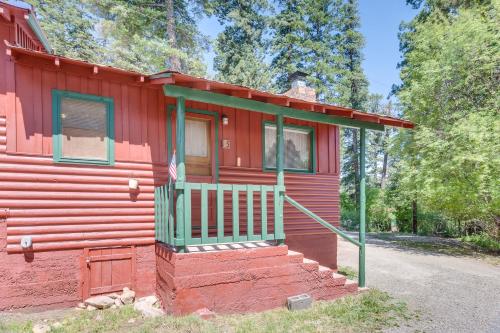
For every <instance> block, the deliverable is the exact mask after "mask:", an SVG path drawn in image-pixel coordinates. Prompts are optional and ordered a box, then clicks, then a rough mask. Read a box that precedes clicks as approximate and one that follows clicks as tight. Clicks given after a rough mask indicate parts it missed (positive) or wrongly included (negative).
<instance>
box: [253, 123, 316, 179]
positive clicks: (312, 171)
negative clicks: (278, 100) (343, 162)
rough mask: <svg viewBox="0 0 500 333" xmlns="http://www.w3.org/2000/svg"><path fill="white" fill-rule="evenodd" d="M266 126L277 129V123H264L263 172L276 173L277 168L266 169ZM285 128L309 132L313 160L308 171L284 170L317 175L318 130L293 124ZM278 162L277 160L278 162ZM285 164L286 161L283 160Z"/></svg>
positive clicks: (286, 125)
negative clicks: (272, 126)
mask: <svg viewBox="0 0 500 333" xmlns="http://www.w3.org/2000/svg"><path fill="white" fill-rule="evenodd" d="M266 125H274V126H275V127H276V123H275V122H273V121H269V120H264V121H262V131H261V134H262V170H263V171H276V168H269V167H266ZM284 128H285V129H287V128H297V129H302V130H304V129H305V130H307V131H308V134H309V135H310V137H311V147H310V149H309V154H310V156H309V158H310V159H311V166H310V168H309V169H308V170H306V169H287V168H284V170H285V171H287V172H293V173H307V174H316V130H315V129H314V127H312V126H302V125H293V124H284ZM276 130H277V127H276ZM277 161H278V160H276V162H277ZM283 163H284V160H283Z"/></svg>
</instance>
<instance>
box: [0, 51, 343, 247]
mask: <svg viewBox="0 0 500 333" xmlns="http://www.w3.org/2000/svg"><path fill="white" fill-rule="evenodd" d="M4 60H5V61H4V63H3V64H5V66H1V67H2V71H4V72H5V73H7V80H6V81H7V83H5V84H4V86H3V88H2V89H3V91H0V92H1V93H0V98H1V99H3V100H4V101H6V108H4V109H3V110H4V111H5V117H6V121H2V117H1V115H0V177H1V179H2V180H3V182H2V183H1V184H0V208H7V209H9V210H10V212H9V217H8V218H7V222H6V223H7V248H8V250H9V251H11V252H12V251H14V252H16V251H20V250H21V249H20V246H19V240H20V238H21V237H22V236H23V235H32V236H33V240H34V248H35V249H37V250H55V249H70V248H88V247H95V246H113V245H141V244H142V245H147V244H152V243H153V242H154V234H153V233H154V211H153V186H154V184H161V183H164V182H166V164H167V153H166V151H167V138H166V112H165V110H166V106H167V104H174V103H175V100H173V99H171V98H165V97H164V96H163V94H162V91H161V89H160V88H159V87H157V86H151V85H148V84H141V83H137V82H135V81H134V80H133V79H132V78H130V77H126V76H124V75H118V74H110V73H99V74H97V75H94V74H93V73H92V72H91V71H89V70H88V69H82V68H80V67H77V66H75V65H66V64H64V65H62V66H61V68H58V67H57V66H55V65H54V64H53V63H51V62H49V61H43V60H33V59H31V58H28V57H27V58H22V57H21V58H19V59H16V61H15V62H11V61H10V60H6V58H4ZM5 67H6V68H5ZM9 73H10V78H11V79H8V77H9ZM0 87H1V86H0ZM52 89H60V90H70V91H75V92H79V93H87V94H94V95H102V96H106V97H111V98H113V100H114V105H115V108H114V117H115V157H116V161H117V162H116V165H115V166H113V167H103V166H90V165H71V164H54V163H53V160H52V153H53V152H52V96H51V91H52ZM187 107H188V108H195V109H201V110H208V111H213V112H217V113H218V114H219V116H222V115H225V116H227V117H228V118H229V124H228V125H226V126H224V125H222V122H221V121H219V138H218V141H217V146H218V151H219V165H220V181H221V182H224V183H250V184H274V183H275V181H276V176H275V174H274V173H272V172H263V171H262V124H263V121H264V120H270V121H272V120H273V119H274V117H273V116H269V115H264V114H260V113H255V112H248V111H246V110H238V109H232V108H225V107H219V106H215V105H207V104H204V103H196V102H190V101H188V102H187ZM0 110H1V109H0ZM286 123H289V124H296V125H303V126H312V127H314V129H315V133H316V138H315V143H316V150H317V154H316V156H317V161H316V170H315V174H297V173H286V186H287V193H288V194H289V195H290V196H292V197H293V198H295V199H296V200H298V201H299V202H301V203H302V204H303V205H304V206H306V207H307V208H309V209H310V210H312V211H314V212H315V213H317V214H318V215H320V216H321V217H323V218H325V219H326V220H327V221H329V222H331V223H334V224H338V222H339V187H338V172H339V168H338V165H339V159H338V153H339V152H338V128H337V127H335V126H327V125H319V124H315V123H309V122H305V121H294V120H288V119H287V120H286ZM2 124H4V125H2ZM2 126H6V131H5V130H3V131H2ZM172 127H173V134H174V137H175V123H174V124H173V126H172ZM2 133H3V134H2ZM224 139H225V140H229V141H230V143H231V144H230V145H231V148H230V149H222V148H221V142H222V140H224ZM2 145H3V146H4V148H2ZM2 149H4V150H6V152H7V154H4V155H1V152H2ZM238 159H239V160H240V166H239V167H237V161H238ZM129 178H138V179H139V182H140V191H139V192H138V193H132V192H131V191H130V190H129V189H128V179H129ZM269 199H270V200H271V198H269ZM240 200H241V205H240V209H241V210H240V213H241V223H242V224H245V223H246V214H245V206H246V203H245V202H244V200H245V197H244V195H242V196H241V197H240ZM258 201H260V200H259V198H258V195H256V197H255V203H256V204H255V209H256V212H255V214H254V215H255V225H256V227H257V229H256V232H257V231H258V230H259V227H258V226H259V222H260V217H259V214H258V209H259V208H260V207H259V203H258ZM226 206H227V209H226V213H230V211H231V202H230V201H229V200H228V201H227V202H226ZM193 207H196V205H193ZM268 212H269V213H270V216H269V222H270V224H271V223H272V206H271V205H270V206H269V209H268ZM198 215H199V214H197V213H195V214H193V217H195V218H196V217H197V216H198ZM227 217H228V221H227V223H228V224H230V216H229V215H228V216H227ZM194 225H195V224H194ZM241 231H242V232H244V231H245V227H244V226H242V228H241ZM270 231H271V230H270ZM285 231H286V233H287V236H289V237H293V236H300V237H306V236H311V235H321V234H325V233H329V231H327V230H326V229H324V228H321V226H320V225H319V224H317V223H315V222H313V221H311V220H310V219H308V218H306V217H305V216H304V215H303V214H301V213H299V212H297V211H295V210H294V209H293V208H291V207H288V206H287V207H286V209H285Z"/></svg>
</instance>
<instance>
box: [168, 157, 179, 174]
mask: <svg viewBox="0 0 500 333" xmlns="http://www.w3.org/2000/svg"><path fill="white" fill-rule="evenodd" d="M168 174H169V175H170V178H171V179H172V180H173V181H175V180H176V179H177V164H176V162H175V151H174V154H173V155H172V159H171V160H170V165H169V166H168Z"/></svg>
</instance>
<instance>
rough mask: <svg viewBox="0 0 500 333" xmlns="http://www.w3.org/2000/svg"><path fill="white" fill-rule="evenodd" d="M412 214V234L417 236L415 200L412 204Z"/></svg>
mask: <svg viewBox="0 0 500 333" xmlns="http://www.w3.org/2000/svg"><path fill="white" fill-rule="evenodd" d="M411 206H412V212H413V216H412V222H413V223H412V231H413V233H414V234H415V235H416V234H417V231H418V230H417V222H418V221H417V200H413V202H412V205H411Z"/></svg>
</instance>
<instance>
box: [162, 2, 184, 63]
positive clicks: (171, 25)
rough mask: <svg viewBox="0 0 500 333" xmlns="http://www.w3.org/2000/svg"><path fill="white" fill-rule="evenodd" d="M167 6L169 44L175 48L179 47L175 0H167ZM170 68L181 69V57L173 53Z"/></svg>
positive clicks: (170, 58)
mask: <svg viewBox="0 0 500 333" xmlns="http://www.w3.org/2000/svg"><path fill="white" fill-rule="evenodd" d="M165 7H166V9H167V40H168V43H169V46H170V47H171V48H173V49H176V48H177V36H176V34H175V17H174V0H165ZM168 60H169V61H168V62H169V63H170V69H172V70H174V71H180V70H181V62H180V60H179V57H177V56H176V55H171V56H170V57H169V59H168Z"/></svg>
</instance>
